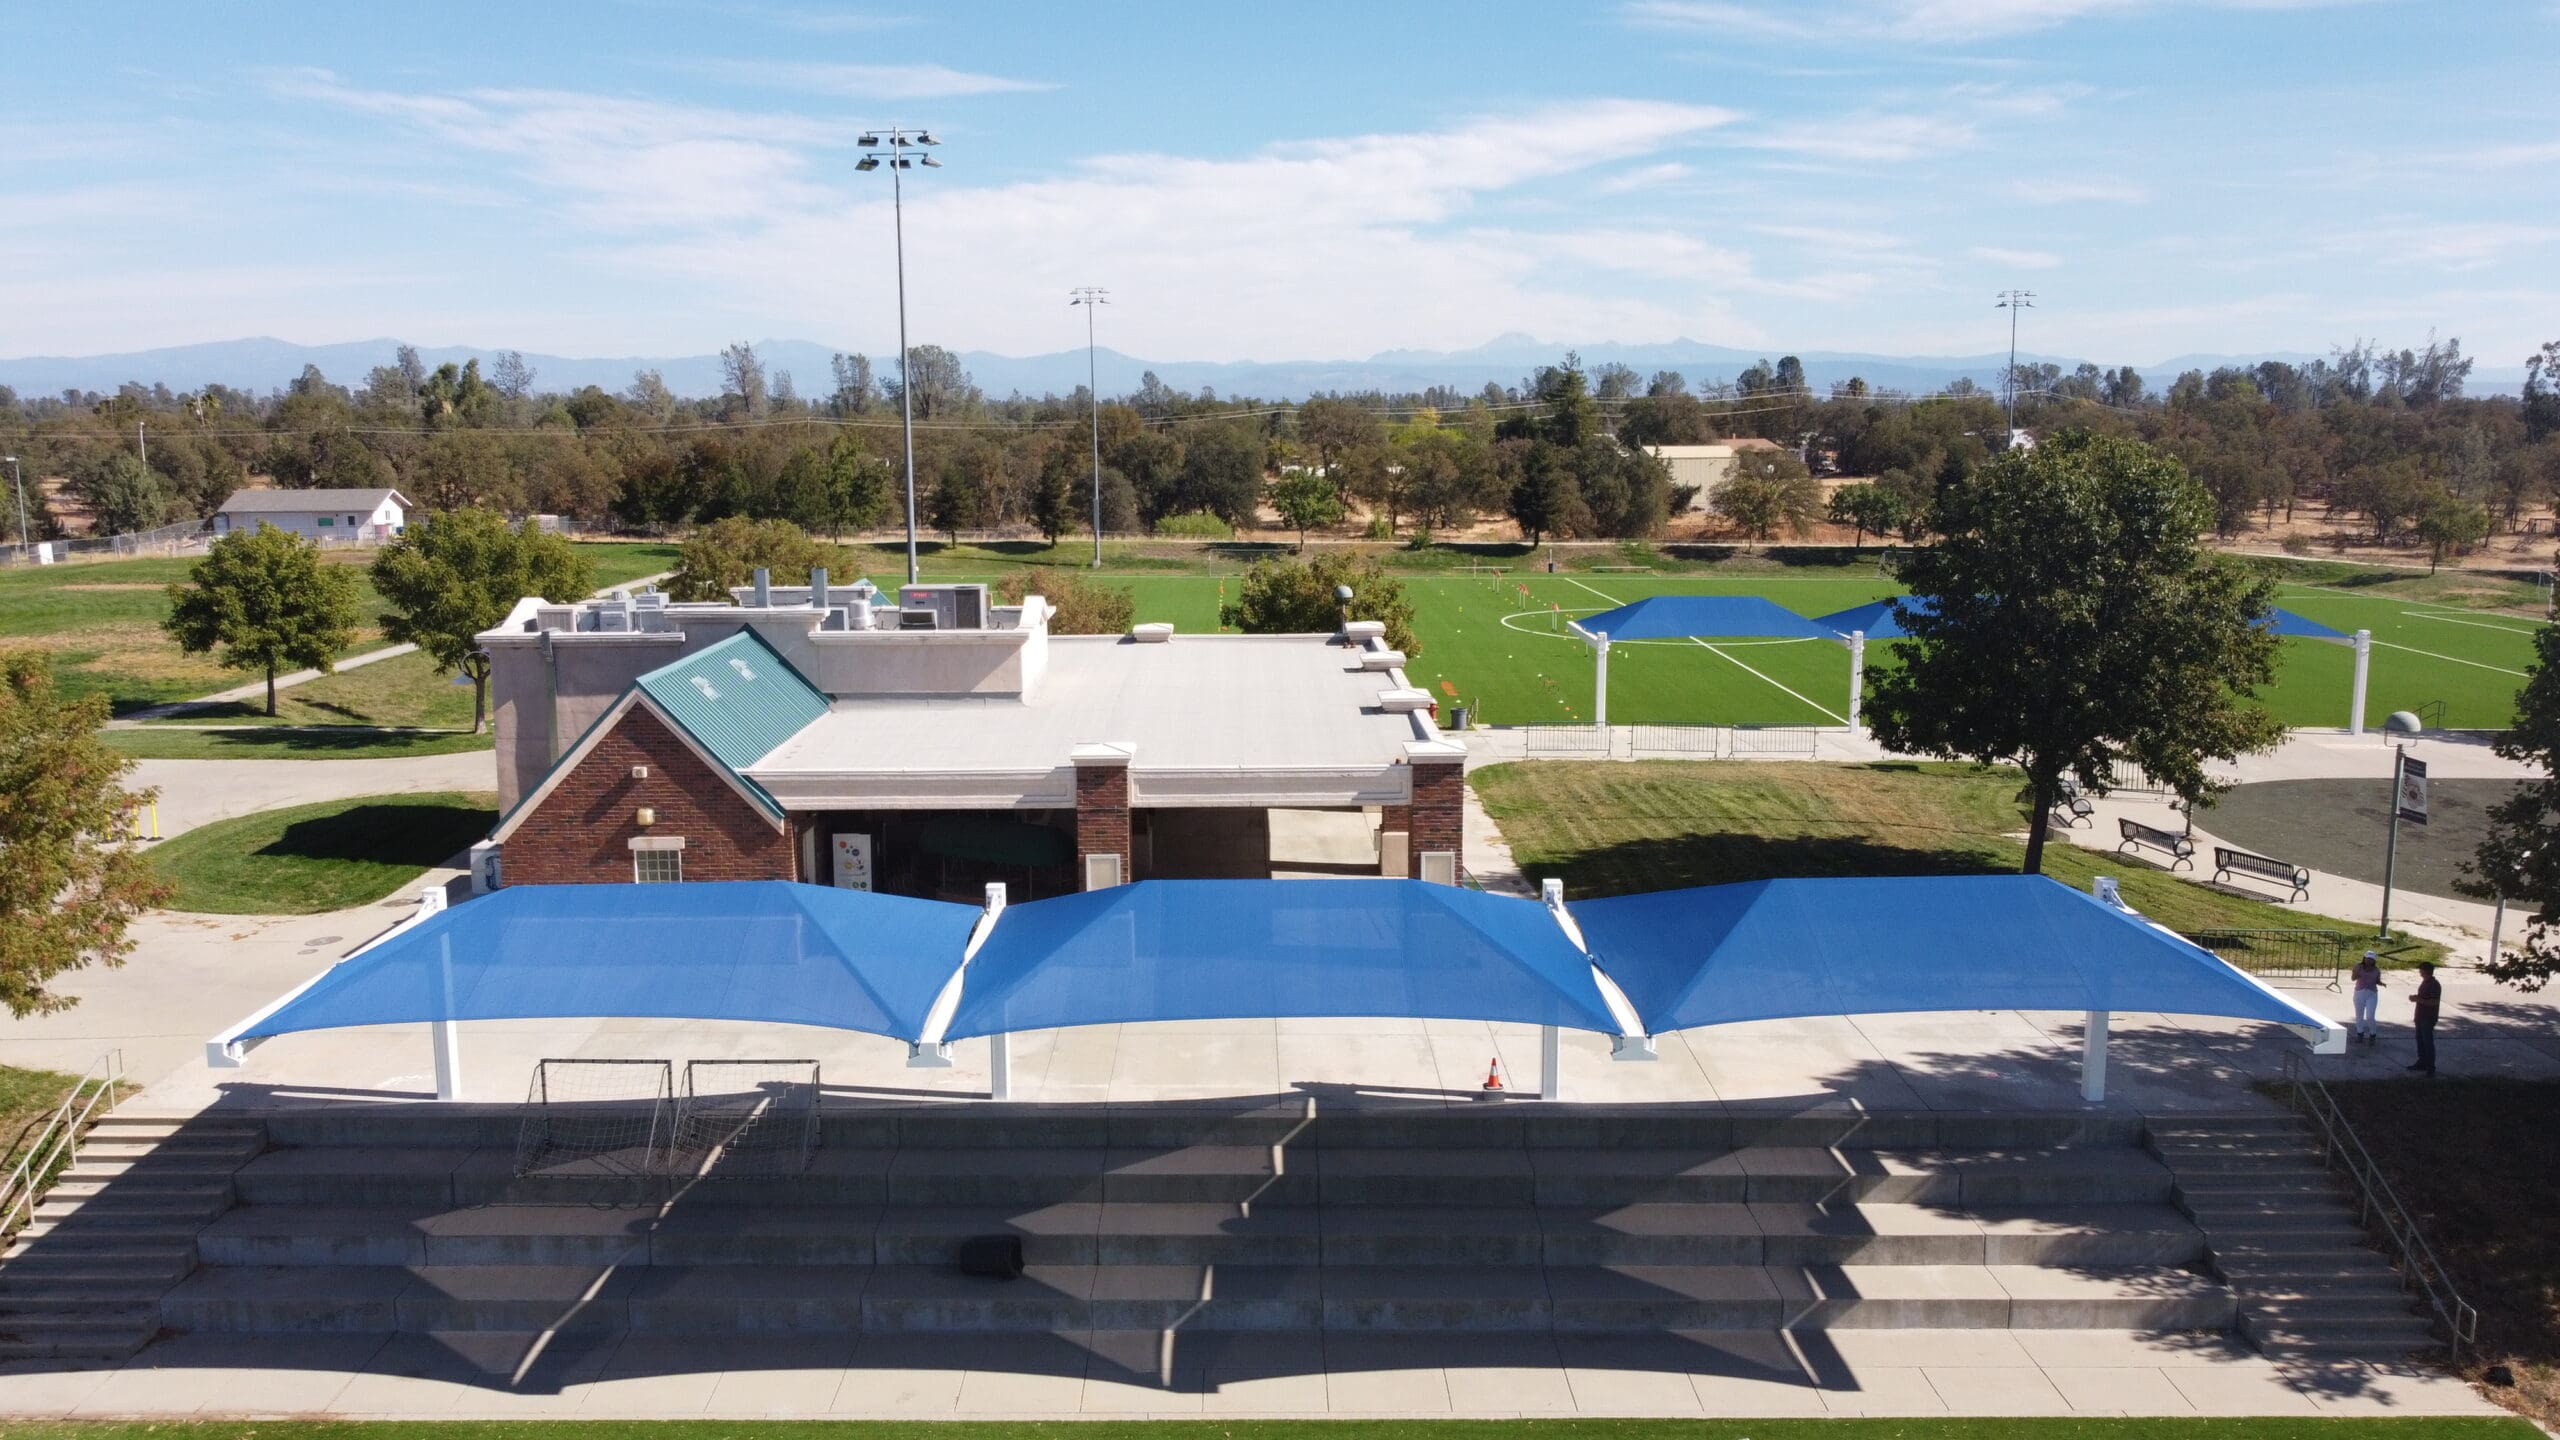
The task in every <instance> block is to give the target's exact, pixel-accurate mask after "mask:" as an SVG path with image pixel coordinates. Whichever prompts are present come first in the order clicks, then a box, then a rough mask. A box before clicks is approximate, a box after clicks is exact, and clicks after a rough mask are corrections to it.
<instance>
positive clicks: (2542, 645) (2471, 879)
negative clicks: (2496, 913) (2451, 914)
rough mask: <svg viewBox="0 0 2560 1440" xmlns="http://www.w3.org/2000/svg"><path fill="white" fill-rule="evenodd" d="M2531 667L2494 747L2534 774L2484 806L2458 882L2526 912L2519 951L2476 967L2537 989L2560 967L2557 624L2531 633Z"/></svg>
mask: <svg viewBox="0 0 2560 1440" xmlns="http://www.w3.org/2000/svg"><path fill="white" fill-rule="evenodd" d="M2533 653H2534V662H2533V668H2532V669H2530V670H2528V671H2526V672H2525V682H2524V688H2523V689H2522V690H2519V691H2517V692H2516V723H2515V726H2514V728H2513V729H2510V730H2508V731H2507V732H2506V733H2505V734H2503V735H2500V736H2499V737H2498V740H2497V745H2496V747H2495V748H2496V749H2497V752H2498V753H2499V754H2500V755H2503V756H2505V757H2506V758H2507V759H2509V760H2522V761H2525V762H2527V763H2529V764H2531V765H2532V766H2533V769H2534V773H2535V775H2536V776H2538V777H2539V778H2537V779H2533V780H2528V781H2526V782H2525V783H2524V784H2522V785H2519V786H2517V787H2516V793H2515V794H2514V795H2512V796H2510V797H2509V798H2507V799H2506V800H2503V801H2501V802H2499V803H2498V804H2497V805H2496V806H2495V807H2493V808H2492V809H2491V810H2490V811H2489V834H2488V836H2487V838H2485V839H2483V840H2482V841H2481V842H2480V849H2479V853H2478V854H2476V855H2475V856H2473V858H2472V861H2471V863H2470V864H2469V865H2467V866H2465V867H2464V868H2465V870H2467V871H2468V872H2469V873H2468V877H2467V879H2466V882H2465V883H2464V884H2463V887H2462V888H2463V889H2465V890H2468V891H2470V892H2471V893H2473V894H2476V895H2480V896H2482V897H2484V898H2485V897H2488V896H2496V895H2503V896H2505V897H2506V898H2508V899H2509V900H2513V901H2517V902H2520V903H2521V904H2522V905H2523V906H2524V907H2525V910H2526V913H2527V914H2528V915H2530V916H2531V917H2532V918H2531V920H2530V921H2529V922H2528V923H2527V925H2526V927H2525V943H2524V953H2522V954H2521V955H2514V956H2510V955H2506V954H2503V953H2501V954H2497V955H2492V956H2490V957H2489V959H2488V961H2487V962H2486V963H2484V964H2483V965H2482V966H2481V967H2480V968H2481V970H2482V971H2484V972H2486V973H2487V974H2488V975H2489V976H2490V977H2491V978H2492V979H2495V980H2498V981H2500V982H2502V983H2505V984H2508V985H2513V986H2514V987H2516V988H2517V989H2519V990H2528V991H2530V990H2539V989H2541V988H2542V987H2543V985H2544V984H2545V983H2547V982H2548V981H2549V980H2550V979H2551V977H2552V976H2553V975H2554V974H2556V973H2560V627H2553V626H2545V627H2544V628H2543V629H2542V630H2540V631H2539V632H2537V633H2536V634H2535V635H2534V637H2533Z"/></svg>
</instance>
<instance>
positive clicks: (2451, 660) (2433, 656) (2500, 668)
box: [2373, 640, 2527, 680]
mask: <svg viewBox="0 0 2560 1440" xmlns="http://www.w3.org/2000/svg"><path fill="white" fill-rule="evenodd" d="M2373 643H2374V644H2376V645H2378V646H2380V647H2382V648H2383V649H2385V650H2406V651H2408V652H2409V653H2410V654H2412V655H2424V656H2426V657H2427V658H2428V659H2430V660H2441V661H2443V662H2444V663H2446V664H2447V665H2468V666H2470V667H2471V668H2472V669H2474V670H2494V671H2496V672H2497V673H2499V674H2501V675H2513V676H2514V677H2516V678H2517V679H2519V680H2522V679H2525V678H2527V677H2526V675H2525V673H2524V672H2523V671H2521V670H2510V669H2508V668H2507V667H2505V666H2504V665H2483V664H2481V663H2480V662H2479V661H2477V660H2462V659H2457V658H2455V657H2454V656H2451V655H2439V654H2437V653H2436V652H2434V651H2433V650H2421V649H2419V648H2418V647H2416V646H2415V645H2394V644H2392V643H2391V642H2390V641H2388V640H2376V641H2374V642H2373Z"/></svg>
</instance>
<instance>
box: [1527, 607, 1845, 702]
mask: <svg viewBox="0 0 2560 1440" xmlns="http://www.w3.org/2000/svg"><path fill="white" fill-rule="evenodd" d="M1557 578H1558V579H1560V580H1564V581H1567V582H1569V583H1571V584H1574V585H1582V588H1583V589H1585V590H1590V591H1591V593H1592V594H1594V595H1597V596H1599V597H1600V598H1601V599H1603V600H1607V601H1608V602H1609V605H1610V608H1612V609H1615V608H1616V607H1618V606H1620V605H1623V604H1625V603H1626V602H1625V601H1623V600H1616V599H1612V598H1611V597H1610V596H1609V594H1608V593H1607V592H1606V591H1601V590H1593V589H1592V587H1590V586H1588V585H1583V584H1582V582H1581V581H1579V580H1576V579H1574V578H1573V577H1572V576H1570V575H1560V576H1558V577H1557ZM1689 643H1690V644H1692V645H1695V646H1697V647H1698V648H1699V649H1702V650H1704V651H1706V652H1707V653H1709V654H1711V655H1723V656H1724V659H1725V661H1726V663H1728V664H1731V665H1734V666H1737V667H1739V668H1741V669H1742V670H1743V671H1744V672H1745V673H1748V674H1751V675H1755V676H1758V677H1759V679H1760V680H1761V681H1762V682H1763V683H1765V684H1768V685H1773V686H1776V687H1777V688H1778V689H1780V690H1783V691H1785V692H1786V693H1788V694H1790V695H1793V696H1795V697H1796V698H1797V699H1798V700H1802V701H1803V702H1804V703H1806V704H1807V705H1810V706H1812V707H1813V708H1814V709H1816V710H1819V711H1821V712H1822V713H1823V714H1825V715H1828V716H1830V717H1831V718H1832V719H1834V720H1837V721H1839V722H1840V723H1841V724H1843V725H1846V724H1848V723H1849V717H1848V716H1846V715H1843V714H1841V713H1840V712H1839V711H1837V710H1834V709H1832V708H1831V707H1830V706H1828V705H1825V704H1823V703H1822V702H1820V701H1818V700H1816V699H1814V698H1813V697H1811V696H1809V695H1807V694H1805V693H1804V692H1802V691H1800V690H1797V689H1796V688H1794V687H1793V686H1789V685H1780V684H1778V682H1777V681H1775V680H1772V679H1770V678H1769V677H1768V676H1766V675H1762V674H1761V673H1760V671H1758V670H1757V669H1755V668H1753V667H1752V666H1749V665H1745V664H1743V663H1742V661H1741V660H1740V659H1739V658H1737V657H1735V656H1732V655H1726V654H1725V652H1724V651H1722V650H1719V649H1717V648H1716V647H1715V646H1713V645H1710V644H1708V643H1707V642H1706V641H1704V640H1701V639H1699V638H1698V637H1697V636H1695V635H1692V636H1690V637H1689Z"/></svg>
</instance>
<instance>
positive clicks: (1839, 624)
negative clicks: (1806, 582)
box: [1814, 595, 1938, 640]
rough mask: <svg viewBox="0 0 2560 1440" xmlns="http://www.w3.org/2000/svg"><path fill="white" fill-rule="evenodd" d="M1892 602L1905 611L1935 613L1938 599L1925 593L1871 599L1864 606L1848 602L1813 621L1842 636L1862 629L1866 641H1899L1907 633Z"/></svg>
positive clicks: (1913, 613) (1909, 612) (1915, 613)
mask: <svg viewBox="0 0 2560 1440" xmlns="http://www.w3.org/2000/svg"><path fill="white" fill-rule="evenodd" d="M1896 601H1899V602H1900V603H1901V605H1902V608H1903V611H1904V612H1905V613H1907V614H1912V615H1935V614H1937V613H1938V602H1937V601H1935V600H1931V599H1929V598H1928V597H1926V596H1923V595H1897V596H1895V597H1894V599H1892V600H1872V601H1869V602H1868V603H1866V604H1864V605H1852V606H1850V607H1849V608H1848V609H1846V610H1834V611H1832V612H1831V613H1830V614H1828V615H1825V616H1823V617H1822V618H1821V619H1819V620H1817V621H1815V622H1814V623H1815V624H1817V625H1825V626H1828V627H1830V628H1831V629H1832V630H1834V631H1837V632H1838V633H1840V634H1842V635H1847V634H1850V633H1852V632H1864V633H1865V635H1866V637H1867V638H1868V639H1870V640H1900V639H1902V638H1903V637H1904V636H1907V635H1909V634H1910V633H1911V632H1910V631H1908V630H1905V629H1903V628H1902V621H1901V620H1899V619H1897V618H1896V617H1895V615H1894V613H1893V607H1894V604H1895V602H1896Z"/></svg>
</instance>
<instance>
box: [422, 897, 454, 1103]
mask: <svg viewBox="0 0 2560 1440" xmlns="http://www.w3.org/2000/svg"><path fill="white" fill-rule="evenodd" d="M444 903H445V902H444V887H443V886H441V885H428V886H425V887H423V888H421V889H420V890H419V891H418V911H419V913H420V914H424V915H433V914H434V913H436V912H437V911H439V910H442V909H443V908H444ZM436 939H437V945H436V970H437V979H438V981H439V982H440V984H441V987H442V989H443V992H444V1013H445V1017H446V1018H444V1019H441V1020H438V1021H436V1022H435V1024H434V1025H433V1026H432V1027H431V1028H432V1029H433V1030H434V1032H435V1042H436V1098H437V1099H438V1100H459V1099H461V1098H462V1024H461V1022H460V1021H457V1020H455V1019H453V1018H452V1015H453V937H452V936H451V935H440V936H438V937H436Z"/></svg>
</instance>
